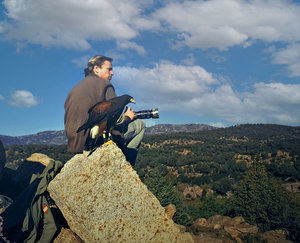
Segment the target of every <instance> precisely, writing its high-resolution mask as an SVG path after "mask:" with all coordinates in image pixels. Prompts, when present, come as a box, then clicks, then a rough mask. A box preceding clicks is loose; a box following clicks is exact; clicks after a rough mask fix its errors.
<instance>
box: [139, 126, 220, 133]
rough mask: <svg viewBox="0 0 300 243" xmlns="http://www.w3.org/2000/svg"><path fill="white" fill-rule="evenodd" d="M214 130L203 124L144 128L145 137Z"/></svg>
mask: <svg viewBox="0 0 300 243" xmlns="http://www.w3.org/2000/svg"><path fill="white" fill-rule="evenodd" d="M212 129H216V127H213V126H209V125H203V124H184V125H175V124H158V125H155V126H152V127H147V128H146V132H145V134H146V135H153V134H162V133H175V132H196V131H207V130H212Z"/></svg>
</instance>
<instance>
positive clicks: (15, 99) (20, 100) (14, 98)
mask: <svg viewBox="0 0 300 243" xmlns="http://www.w3.org/2000/svg"><path fill="white" fill-rule="evenodd" d="M10 104H11V105H12V106H17V107H31V106H35V105H37V104H38V100H37V98H36V97H35V96H34V95H33V94H32V93H31V92H29V91H27V90H16V91H14V92H13V93H12V95H11V101H10Z"/></svg>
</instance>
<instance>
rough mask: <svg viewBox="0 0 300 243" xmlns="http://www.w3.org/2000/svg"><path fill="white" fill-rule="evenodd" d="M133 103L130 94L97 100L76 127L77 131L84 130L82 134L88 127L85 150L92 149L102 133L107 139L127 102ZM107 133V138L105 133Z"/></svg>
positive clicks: (104, 138)
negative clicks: (85, 119) (82, 122)
mask: <svg viewBox="0 0 300 243" xmlns="http://www.w3.org/2000/svg"><path fill="white" fill-rule="evenodd" d="M130 102H132V103H135V101H134V99H133V98H132V97H131V96H130V95H122V96H118V97H115V98H112V99H110V100H107V101H102V102H98V103H96V104H95V105H93V106H92V107H91V108H90V109H89V110H88V114H89V117H88V119H87V121H86V122H85V123H84V124H83V125H82V126H81V127H79V128H78V130H77V133H79V132H80V131H82V130H84V135H85V134H86V132H87V130H89V129H90V131H89V135H88V137H87V140H86V144H85V150H88V151H90V150H93V149H94V148H95V145H96V144H97V140H98V138H99V137H100V136H101V135H102V136H103V140H106V139H109V137H110V135H111V134H110V133H111V131H112V130H113V128H114V126H115V125H116V122H117V120H118V119H119V117H120V116H121V114H122V112H123V110H124V108H125V106H126V105H127V104H128V103H130ZM107 133H108V134H109V135H108V138H107V136H106V134H107Z"/></svg>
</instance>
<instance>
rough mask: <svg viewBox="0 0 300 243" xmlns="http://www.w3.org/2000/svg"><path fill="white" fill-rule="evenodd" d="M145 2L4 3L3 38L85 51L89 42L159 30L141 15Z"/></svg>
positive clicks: (31, 0) (22, 0)
mask: <svg viewBox="0 0 300 243" xmlns="http://www.w3.org/2000/svg"><path fill="white" fill-rule="evenodd" d="M144 2H145V1H136V0H125V1H124V0H113V1H111V0H99V1H85V0H78V1H70V0H57V1H35V0H5V1H4V2H3V4H4V7H5V8H6V14H7V17H8V23H6V24H5V32H6V37H7V38H10V39H17V40H24V41H25V42H29V43H34V44H41V45H43V46H63V47H67V48H77V49H82V50H85V49H88V48H90V43H89V41H98V40H108V39H117V40H129V39H132V38H134V37H136V36H137V34H138V29H141V28H142V29H152V28H159V22H158V21H157V20H152V19H150V18H149V17H144V16H143V15H142V10H143V8H145V6H146V4H145V3H144Z"/></svg>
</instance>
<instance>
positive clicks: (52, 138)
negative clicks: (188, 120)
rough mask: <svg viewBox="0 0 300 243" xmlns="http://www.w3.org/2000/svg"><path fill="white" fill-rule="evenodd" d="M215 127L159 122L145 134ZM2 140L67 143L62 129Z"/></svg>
mask: <svg viewBox="0 0 300 243" xmlns="http://www.w3.org/2000/svg"><path fill="white" fill-rule="evenodd" d="M212 129H215V127H212V126H209V125H202V124H184V125H173V124H158V125H155V126H152V127H147V128H146V131H145V134H146V135H154V134H165V133H166V134H168V133H177V132H195V131H206V130H212ZM0 140H1V141H2V142H3V144H4V145H5V146H10V145H24V144H45V145H61V144H67V138H66V134H65V131H64V130H60V131H44V132H39V133H36V134H31V135H25V136H17V137H12V136H5V135H0Z"/></svg>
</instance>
